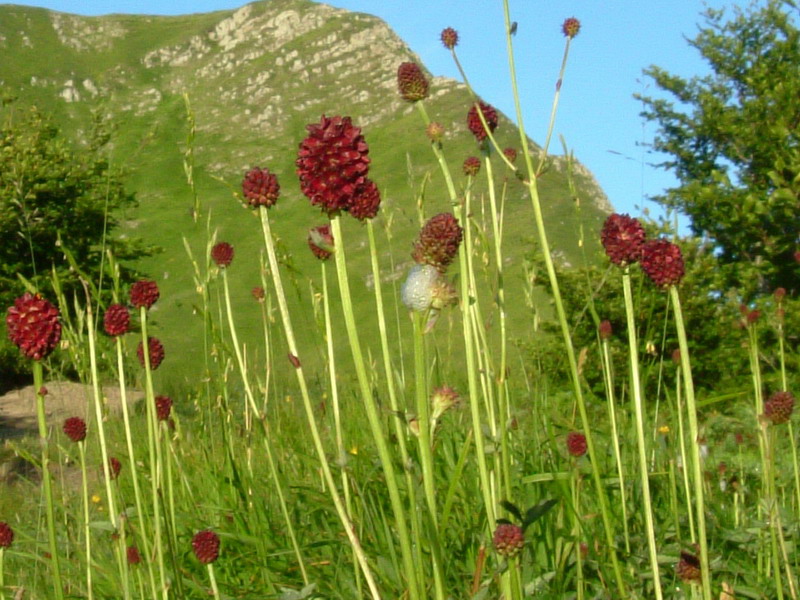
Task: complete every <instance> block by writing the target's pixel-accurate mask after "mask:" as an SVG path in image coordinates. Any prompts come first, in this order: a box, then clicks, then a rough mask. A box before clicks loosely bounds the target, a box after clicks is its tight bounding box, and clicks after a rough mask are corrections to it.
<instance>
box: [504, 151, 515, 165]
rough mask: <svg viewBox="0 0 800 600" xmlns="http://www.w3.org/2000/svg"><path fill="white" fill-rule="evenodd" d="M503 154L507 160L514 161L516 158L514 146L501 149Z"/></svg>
mask: <svg viewBox="0 0 800 600" xmlns="http://www.w3.org/2000/svg"><path fill="white" fill-rule="evenodd" d="M503 156H505V157H506V158H507V159H508V162H510V163H514V162H516V160H517V150H516V149H515V148H505V149H504V150H503Z"/></svg>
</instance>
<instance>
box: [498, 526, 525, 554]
mask: <svg viewBox="0 0 800 600" xmlns="http://www.w3.org/2000/svg"><path fill="white" fill-rule="evenodd" d="M492 543H493V544H494V549H495V550H496V551H497V553H498V554H500V555H501V556H516V555H517V554H519V551H520V550H522V548H523V546H524V545H525V534H524V533H523V531H522V527H520V526H519V525H515V524H513V523H500V524H499V525H498V526H497V528H496V529H495V530H494V535H493V536H492Z"/></svg>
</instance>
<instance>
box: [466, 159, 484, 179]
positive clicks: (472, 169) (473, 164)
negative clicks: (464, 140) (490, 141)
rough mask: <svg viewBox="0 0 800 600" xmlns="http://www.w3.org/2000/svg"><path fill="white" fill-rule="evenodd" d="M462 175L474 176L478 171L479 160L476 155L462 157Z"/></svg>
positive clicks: (479, 166)
mask: <svg viewBox="0 0 800 600" xmlns="http://www.w3.org/2000/svg"><path fill="white" fill-rule="evenodd" d="M461 168H462V170H463V171H464V175H467V176H471V177H475V175H477V174H478V171H480V170H481V160H480V159H479V158H478V157H477V156H468V157H467V158H465V159H464V164H463V165H462V166H461Z"/></svg>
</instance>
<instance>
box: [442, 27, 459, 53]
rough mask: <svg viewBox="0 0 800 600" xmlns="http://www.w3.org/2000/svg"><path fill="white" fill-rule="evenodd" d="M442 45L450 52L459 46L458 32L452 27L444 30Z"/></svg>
mask: <svg viewBox="0 0 800 600" xmlns="http://www.w3.org/2000/svg"><path fill="white" fill-rule="evenodd" d="M441 37H442V43H443V44H444V47H445V48H447V49H448V50H452V49H453V48H455V47H456V44H458V32H457V31H456V30H455V29H453V28H452V27H447V28H446V29H442V36H441Z"/></svg>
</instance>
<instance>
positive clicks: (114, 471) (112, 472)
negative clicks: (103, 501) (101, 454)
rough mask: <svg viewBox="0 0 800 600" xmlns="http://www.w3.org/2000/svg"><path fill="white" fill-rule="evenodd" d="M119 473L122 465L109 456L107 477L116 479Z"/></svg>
mask: <svg viewBox="0 0 800 600" xmlns="http://www.w3.org/2000/svg"><path fill="white" fill-rule="evenodd" d="M120 471H122V463H121V462H119V459H118V458H116V457H114V456H110V457H109V458H108V476H109V477H111V479H116V478H117V477H119V474H120Z"/></svg>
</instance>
